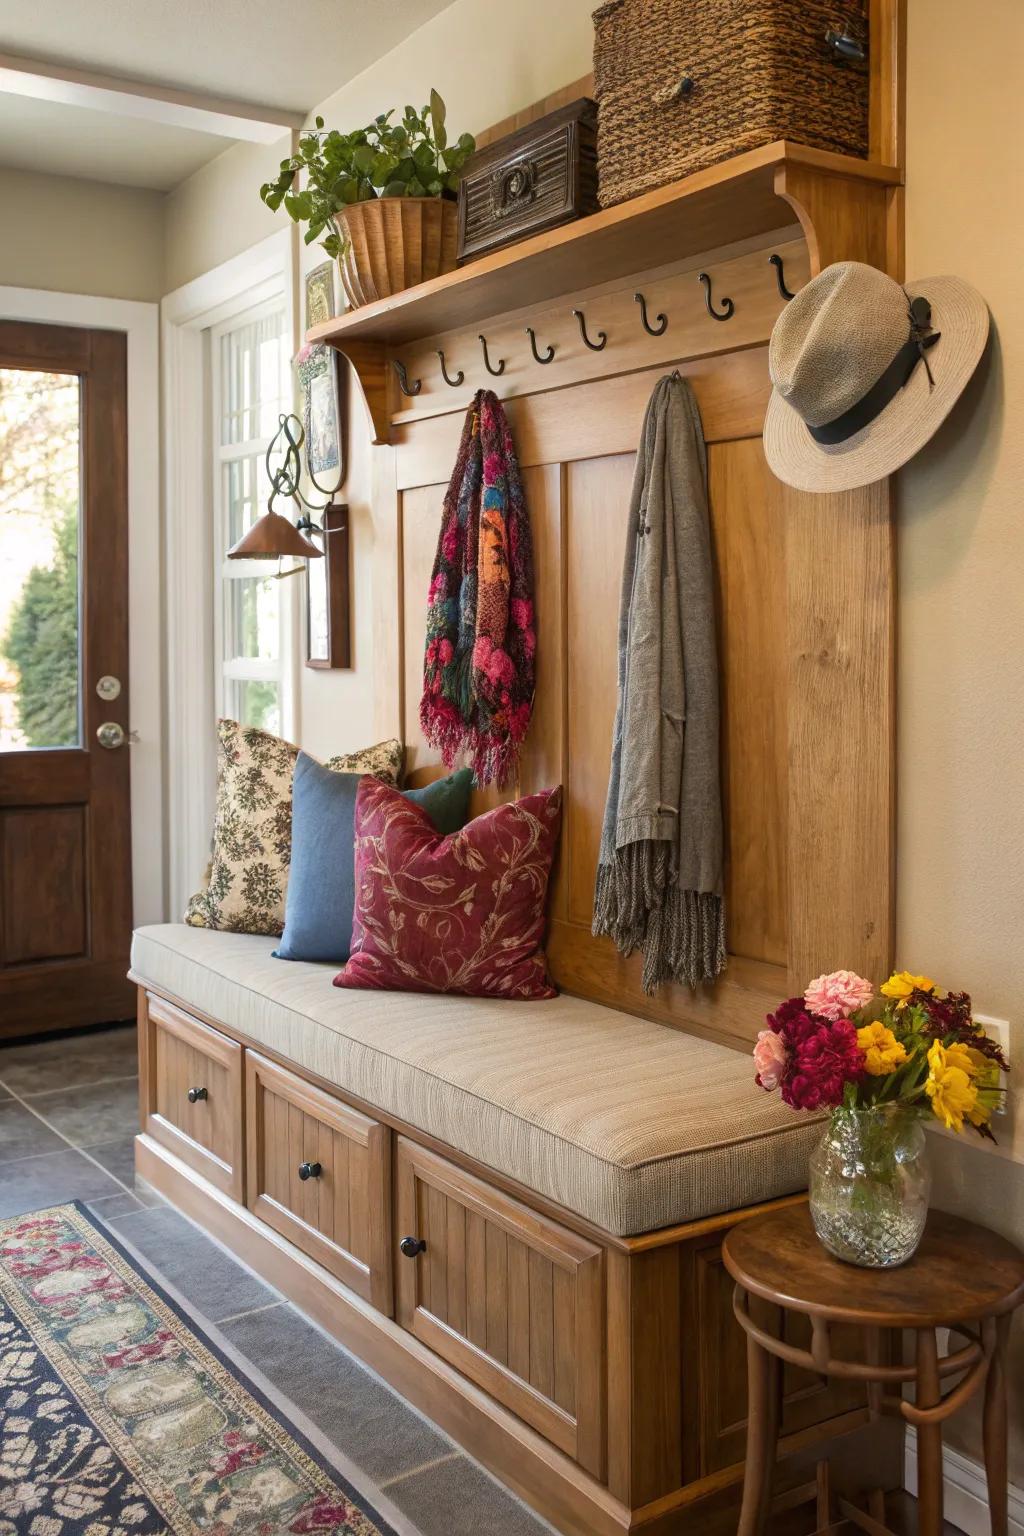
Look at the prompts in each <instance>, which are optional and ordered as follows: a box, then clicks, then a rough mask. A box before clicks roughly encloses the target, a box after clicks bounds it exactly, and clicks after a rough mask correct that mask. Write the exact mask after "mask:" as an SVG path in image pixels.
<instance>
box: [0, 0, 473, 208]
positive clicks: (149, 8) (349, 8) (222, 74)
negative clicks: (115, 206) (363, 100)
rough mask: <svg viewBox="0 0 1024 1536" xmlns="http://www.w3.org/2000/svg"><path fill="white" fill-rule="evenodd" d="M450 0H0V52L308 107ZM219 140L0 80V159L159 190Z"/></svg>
mask: <svg viewBox="0 0 1024 1536" xmlns="http://www.w3.org/2000/svg"><path fill="white" fill-rule="evenodd" d="M450 3H451V0H388V3H381V0H42V3H40V0H36V3H28V0H0V52H2V53H7V54H16V55H22V56H24V57H27V58H31V59H35V60H39V61H41V62H43V63H47V64H54V65H61V64H66V65H68V66H70V67H72V68H75V69H79V70H94V71H98V72H101V73H103V74H107V75H113V76H117V77H120V78H123V79H128V80H134V81H140V82H143V83H145V84H149V85H159V86H169V87H176V88H178V89H180V90H188V91H193V92H208V93H210V94H211V95H214V96H218V97H227V98H231V99H232V100H235V101H241V102H247V103H250V104H252V105H255V106H260V107H264V108H271V109H275V110H278V111H289V112H308V111H309V110H310V109H311V108H312V107H314V106H316V104H317V103H318V102H320V101H323V100H324V98H325V97H327V96H329V95H330V94H331V93H332V92H333V91H336V90H338V89H339V87H340V86H342V85H344V84H345V82H346V81H348V80H351V79H352V78H353V77H354V76H355V75H358V74H360V73H361V72H362V70H364V69H366V68H367V66H368V65H370V64H372V63H373V61H374V60H375V59H378V58H380V57H381V56H382V55H383V54H385V53H387V52H388V51H389V50H390V49H391V48H393V47H394V46H395V45H396V44H397V43H399V42H400V41H401V40H402V39H403V38H404V37H406V36H408V34H409V33H411V32H414V31H415V30H416V29H417V28H418V27H421V26H422V25H423V24H424V22H426V21H428V20H429V19H430V17H431V16H434V15H436V14H437V12H439V11H442V10H444V9H445V7H446V6H447V5H449V4H450ZM286 132H287V130H286V129H282V136H283V135H284V133H286ZM228 143H229V140H227V139H225V138H221V137H218V136H216V135H213V134H208V133H200V132H195V131H193V130H192V129H185V128H180V127H171V126H164V125H161V124H157V123H146V122H140V121H139V119H138V118H133V117H128V116H121V115H120V114H114V113H112V112H110V111H109V110H102V111H101V110H94V109H92V108H89V107H84V106H69V105H66V104H64V103H59V102H49V101H41V100H31V99H29V98H27V97H25V96H16V95H5V94H2V93H0V166H10V167H14V168H18V169H23V170H30V171H37V172H43V173H46V172H50V173H52V174H60V175H70V176H80V177H86V178H89V179H91V180H96V181H110V182H115V183H121V184H123V185H126V186H140V187H153V188H158V189H160V190H162V191H166V190H168V189H169V188H170V187H173V186H176V185H177V183H178V182H180V181H182V180H184V178H185V177H186V176H189V175H191V174H192V172H193V171H194V170H196V169H197V168H198V167H199V166H200V165H202V164H203V163H204V162H205V161H207V160H209V159H212V158H213V156H214V155H216V154H219V153H220V152H221V151H222V150H223V149H225V148H226V147H227V145H228Z"/></svg>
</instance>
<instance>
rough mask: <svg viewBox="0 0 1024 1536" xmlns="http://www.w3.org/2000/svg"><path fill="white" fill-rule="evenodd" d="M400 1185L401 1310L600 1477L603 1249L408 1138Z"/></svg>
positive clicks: (413, 1327) (425, 1336) (400, 1160)
mask: <svg viewBox="0 0 1024 1536" xmlns="http://www.w3.org/2000/svg"><path fill="white" fill-rule="evenodd" d="M395 1189H396V1200H397V1210H396V1233H395V1236H396V1239H397V1241H398V1242H399V1243H401V1242H402V1241H403V1240H404V1239H408V1238H411V1239H413V1240H418V1241H419V1242H422V1243H425V1244H426V1247H425V1248H424V1249H422V1251H420V1252H419V1253H418V1254H414V1255H413V1256H412V1257H407V1256H406V1255H405V1251H404V1250H403V1249H401V1248H400V1250H399V1256H398V1257H397V1258H396V1260H395V1263H396V1271H395V1274H396V1301H397V1314H396V1315H397V1318H398V1321H399V1322H400V1323H401V1324H402V1326H403V1327H404V1328H407V1329H408V1330H409V1331H410V1333H412V1334H414V1335H415V1336H416V1338H418V1339H420V1340H421V1341H422V1342H423V1343H424V1344H426V1345H427V1346H428V1347H429V1348H430V1349H432V1350H434V1352H435V1353H436V1354H438V1355H441V1356H443V1358H444V1359H446V1360H447V1361H449V1363H450V1364H452V1365H454V1366H455V1367H456V1368H457V1369H458V1370H460V1371H461V1372H462V1373H463V1375H465V1376H468V1377H469V1378H470V1379H471V1380H472V1381H474V1382H476V1384H477V1385H478V1386H479V1387H482V1388H483V1390H484V1391H485V1392H487V1393H489V1394H490V1396H491V1397H493V1398H496V1399H497V1400H498V1401H499V1402H501V1403H503V1404H504V1405H505V1407H507V1408H509V1409H511V1410H512V1412H513V1413H515V1414H517V1415H518V1416H519V1417H520V1418H521V1419H523V1420H525V1422H526V1423H527V1424H530V1425H532V1427H533V1428H534V1429H536V1430H537V1431H538V1432H539V1433H540V1434H542V1435H544V1436H545V1438H546V1439H548V1440H550V1441H551V1443H552V1444H553V1445H556V1446H558V1448H559V1449H560V1450H562V1451H565V1452H566V1454H567V1455H569V1456H572V1457H573V1458H574V1459H575V1460H576V1461H578V1462H579V1463H580V1464H581V1465H582V1466H584V1467H585V1468H586V1469H587V1471H588V1472H592V1473H593V1474H594V1475H595V1476H596V1477H601V1476H602V1475H603V1471H604V1459H605V1458H604V1442H605V1431H604V1424H605V1392H606V1387H605V1349H604V1339H605V1281H604V1254H603V1251H602V1250H601V1249H600V1248H598V1247H596V1246H595V1245H594V1244H593V1243H590V1242H587V1241H586V1240H585V1239H584V1238H581V1237H578V1236H577V1235H576V1234H575V1233H574V1232H570V1231H568V1230H567V1229H566V1228H564V1227H560V1226H558V1225H556V1223H555V1222H553V1221H549V1220H548V1219H546V1218H545V1217H543V1216H539V1215H537V1214H536V1213H535V1212H533V1211H531V1210H529V1209H528V1208H527V1207H526V1206H524V1205H520V1204H519V1202H518V1201H516V1200H513V1199H511V1198H510V1197H509V1196H507V1195H503V1194H501V1193H499V1192H498V1191H497V1190H495V1189H492V1188H491V1187H490V1186H489V1185H487V1184H485V1183H483V1182H482V1181H481V1180H480V1179H477V1178H474V1177H473V1176H472V1175H471V1174H468V1173H466V1172H464V1171H463V1170H462V1169H461V1168H457V1167H455V1166H454V1164H452V1163H448V1162H446V1161H445V1160H444V1159H443V1158H441V1157H438V1156H437V1155H436V1154H435V1153H433V1152H428V1151H427V1150H426V1149H425V1148H423V1147H420V1146H417V1145H416V1144H415V1143H413V1142H410V1141H406V1140H405V1139H404V1138H402V1137H400V1138H399V1139H398V1142H397V1150H396V1154H395ZM406 1246H407V1247H408V1248H411V1247H412V1244H407V1245H406Z"/></svg>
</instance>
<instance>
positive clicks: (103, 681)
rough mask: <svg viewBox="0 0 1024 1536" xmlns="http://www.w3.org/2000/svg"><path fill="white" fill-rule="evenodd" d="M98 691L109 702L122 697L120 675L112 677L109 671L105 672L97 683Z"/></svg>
mask: <svg viewBox="0 0 1024 1536" xmlns="http://www.w3.org/2000/svg"><path fill="white" fill-rule="evenodd" d="M96 692H97V693H98V694H99V696H100V698H101V699H104V700H105V701H106V702H107V703H108V704H110V703H112V702H113V701H114V699H118V698H120V697H121V679H120V678H119V677H111V676H110V674H109V672H108V673H105V674H104V676H103V677H101V678H100V680H99V682H98V683H97V684H96Z"/></svg>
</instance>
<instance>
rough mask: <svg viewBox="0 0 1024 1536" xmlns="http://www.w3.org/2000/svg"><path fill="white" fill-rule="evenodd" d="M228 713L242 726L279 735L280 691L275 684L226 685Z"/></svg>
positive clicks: (240, 683)
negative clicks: (255, 727)
mask: <svg viewBox="0 0 1024 1536" xmlns="http://www.w3.org/2000/svg"><path fill="white" fill-rule="evenodd" d="M227 695H228V713H229V714H230V716H231V718H232V719H233V720H240V721H241V722H242V724H243V725H256V726H259V728H260V730H262V731H270V732H271V734H272V735H274V736H279V735H280V734H281V691H280V686H279V685H278V684H277V683H262V682H238V681H237V680H232V681H230V682H229V683H228V685H227Z"/></svg>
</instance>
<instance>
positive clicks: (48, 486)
mask: <svg viewBox="0 0 1024 1536" xmlns="http://www.w3.org/2000/svg"><path fill="white" fill-rule="evenodd" d="M80 406H81V401H80V381H79V380H78V378H76V377H75V376H74V375H73V374H66V373H42V372H36V371H34V370H30V369H27V368H0V752H14V751H24V750H28V749H31V748H40V747H76V746H78V745H79V743H80V741H81V725H80V715H81V709H80V704H79V631H80V615H79V610H80V606H81V605H80V600H79V569H78V566H79V561H78V551H79V541H80V510H79V509H80V497H81V468H80V451H79V450H80V429H79V422H80V414H81V412H80Z"/></svg>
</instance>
